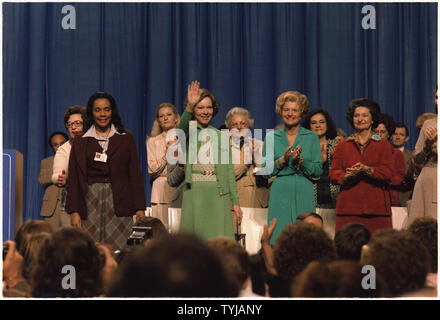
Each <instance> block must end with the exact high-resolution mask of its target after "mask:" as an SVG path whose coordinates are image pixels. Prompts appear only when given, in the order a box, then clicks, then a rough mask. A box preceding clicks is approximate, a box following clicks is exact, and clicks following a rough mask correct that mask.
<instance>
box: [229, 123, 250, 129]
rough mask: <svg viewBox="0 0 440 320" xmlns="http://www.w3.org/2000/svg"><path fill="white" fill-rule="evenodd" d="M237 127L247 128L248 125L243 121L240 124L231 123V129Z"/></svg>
mask: <svg viewBox="0 0 440 320" xmlns="http://www.w3.org/2000/svg"><path fill="white" fill-rule="evenodd" d="M238 126H240V127H247V126H248V123H247V122H244V121H241V122H232V123H231V128H237V127H238Z"/></svg>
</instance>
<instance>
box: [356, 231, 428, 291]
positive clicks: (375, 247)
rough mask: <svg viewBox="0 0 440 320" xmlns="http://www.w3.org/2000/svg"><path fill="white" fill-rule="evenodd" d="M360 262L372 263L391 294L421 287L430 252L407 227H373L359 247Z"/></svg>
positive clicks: (423, 283)
mask: <svg viewBox="0 0 440 320" xmlns="http://www.w3.org/2000/svg"><path fill="white" fill-rule="evenodd" d="M361 265H371V266H374V268H375V270H376V274H377V275H378V276H379V277H381V278H382V279H385V281H386V282H387V285H388V287H389V290H390V293H391V295H392V296H393V297H398V296H401V295H402V294H405V293H410V292H412V291H415V290H418V289H421V288H423V287H424V285H425V281H426V275H427V274H428V272H429V253H428V250H427V249H426V248H425V246H424V245H423V243H422V242H421V241H420V240H419V239H418V238H417V237H416V236H414V235H413V234H411V233H410V232H408V231H397V230H394V231H393V232H382V230H378V231H376V232H375V233H374V234H373V235H372V237H371V239H370V241H369V243H368V245H367V246H365V247H364V249H363V250H362V258H361Z"/></svg>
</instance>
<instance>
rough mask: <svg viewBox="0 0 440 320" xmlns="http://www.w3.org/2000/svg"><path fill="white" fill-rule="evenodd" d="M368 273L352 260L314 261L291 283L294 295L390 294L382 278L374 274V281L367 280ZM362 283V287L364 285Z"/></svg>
mask: <svg viewBox="0 0 440 320" xmlns="http://www.w3.org/2000/svg"><path fill="white" fill-rule="evenodd" d="M366 275H367V273H366V272H362V266H361V265H360V264H359V263H358V262H355V261H347V260H345V261H343V260H341V261H334V262H330V263H326V262H322V261H313V262H311V263H310V264H309V265H308V266H307V268H305V269H304V270H303V271H302V272H301V273H300V274H299V275H298V276H297V277H296V279H295V281H294V283H293V284H292V288H291V294H292V297H296V298H376V297H387V296H389V294H388V290H387V288H386V285H385V284H384V282H383V281H382V280H380V279H378V278H377V277H376V278H375V280H374V285H373V284H372V283H371V282H366V280H365V279H364V278H365V276H366ZM363 284H364V287H363Z"/></svg>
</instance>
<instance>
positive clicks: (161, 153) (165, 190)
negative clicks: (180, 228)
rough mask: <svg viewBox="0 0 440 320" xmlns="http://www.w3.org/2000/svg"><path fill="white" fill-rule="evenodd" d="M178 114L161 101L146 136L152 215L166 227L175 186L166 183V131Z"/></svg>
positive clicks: (167, 146)
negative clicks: (148, 135)
mask: <svg viewBox="0 0 440 320" xmlns="http://www.w3.org/2000/svg"><path fill="white" fill-rule="evenodd" d="M179 120H180V116H179V114H178V112H177V109H176V107H175V106H174V105H172V104H171V103H167V102H164V103H161V104H160V105H159V106H158V107H157V110H156V119H155V120H154V123H153V128H152V129H151V135H150V137H148V138H147V141H146V142H145V143H146V146H147V158H148V173H149V175H150V183H151V184H152V187H151V200H150V201H151V209H152V216H153V217H155V218H158V219H160V220H161V221H162V223H163V224H164V225H165V227H166V228H167V229H168V208H169V207H170V206H171V200H172V197H173V195H174V191H175V188H173V187H171V186H169V185H168V183H167V157H166V154H167V150H168V148H169V146H170V145H171V144H172V143H173V141H167V139H166V137H167V133H168V132H169V131H170V130H172V129H174V128H176V127H177V126H178V124H179Z"/></svg>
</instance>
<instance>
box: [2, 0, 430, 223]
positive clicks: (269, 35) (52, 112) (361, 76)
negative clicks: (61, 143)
mask: <svg viewBox="0 0 440 320" xmlns="http://www.w3.org/2000/svg"><path fill="white" fill-rule="evenodd" d="M68 4H70V5H73V7H74V8H75V11H76V29H74V30H72V29H70V30H64V29H63V28H62V25H61V21H62V19H63V17H64V16H66V14H63V13H62V8H63V6H65V5H68ZM364 5H365V4H362V3H334V4H332V3H311V4H302V3H293V4H291V3H276V4H271V3H203V4H202V3H124V4H122V3H3V147H4V148H5V149H17V150H19V151H20V152H22V153H23V155H24V175H25V177H24V198H25V199H24V218H25V219H30V218H34V219H36V218H39V211H40V208H41V199H42V195H43V187H41V186H40V185H39V184H38V181H37V178H38V174H39V168H40V161H41V159H43V158H45V157H48V156H50V155H51V150H50V148H49V146H48V144H47V138H48V136H49V135H50V134H51V133H52V132H53V131H56V130H65V129H64V128H63V114H64V111H65V109H66V108H67V107H68V106H71V105H74V104H81V105H85V104H86V103H87V100H88V97H89V96H90V95H91V94H92V93H93V92H95V91H97V90H105V91H107V92H109V93H111V94H112V95H113V96H114V97H115V99H116V101H117V103H118V106H119V109H120V113H121V117H122V120H123V123H124V125H125V126H126V128H128V129H130V130H132V131H133V133H134V136H135V139H136V143H137V147H138V152H139V157H140V160H141V166H142V170H143V178H144V183H145V192H146V195H147V199H149V196H150V185H149V182H148V181H149V177H148V173H147V165H146V150H145V138H146V135H147V134H148V133H149V132H150V130H151V126H152V123H153V120H154V116H155V109H156V106H157V105H158V104H159V103H161V102H164V101H168V102H171V103H173V104H175V105H176V106H177V108H178V109H179V111H182V103H183V100H184V99H185V96H186V87H187V85H188V83H189V82H190V81H192V80H195V79H198V80H199V81H200V82H201V85H202V87H206V88H209V89H210V90H211V91H212V92H213V93H214V94H215V96H216V97H217V98H218V100H219V102H220V104H221V106H220V112H219V114H218V115H217V116H216V118H215V119H214V122H213V123H214V125H216V126H220V125H221V124H222V123H223V122H224V117H225V115H226V113H227V111H228V110H229V109H230V108H231V107H233V106H242V107H245V108H248V109H249V110H250V111H251V112H252V114H253V115H254V117H255V127H256V128H263V129H266V128H273V127H274V126H275V125H276V124H278V123H279V122H280V119H279V118H278V116H277V115H276V114H275V108H274V105H275V100H276V98H277V96H278V95H279V94H280V93H282V92H284V91H287V90H298V91H301V92H303V93H305V94H306V95H307V96H308V97H309V100H310V103H311V106H312V108H317V107H322V108H325V109H327V110H329V111H330V113H331V115H332V117H333V119H334V121H335V122H336V124H337V126H338V127H340V128H342V129H344V130H345V131H346V132H347V133H350V132H351V127H350V125H349V124H348V123H347V122H346V120H345V111H346V108H347V105H348V103H349V101H350V100H351V99H353V98H358V97H369V98H371V99H374V100H376V101H378V102H379V103H380V105H381V106H382V110H383V112H386V113H389V114H391V115H392V116H393V117H394V118H395V120H397V121H403V122H404V123H406V124H407V125H408V127H409V128H410V133H411V140H410V143H409V146H411V147H412V146H414V144H415V141H416V139H417V135H418V132H417V130H416V128H415V120H416V118H417V116H418V115H420V114H421V113H423V112H433V111H434V100H433V91H434V87H435V85H436V79H437V4H436V3H392V4H390V3H374V4H373V6H374V7H375V9H376V29H374V30H372V29H369V30H364V29H363V28H362V26H361V21H362V18H363V17H364V16H365V15H364V14H362V13H361V11H362V7H363V6H364Z"/></svg>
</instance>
